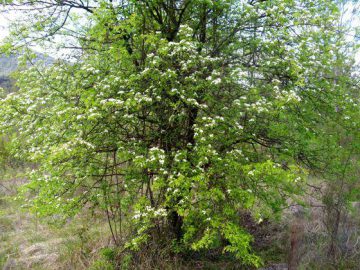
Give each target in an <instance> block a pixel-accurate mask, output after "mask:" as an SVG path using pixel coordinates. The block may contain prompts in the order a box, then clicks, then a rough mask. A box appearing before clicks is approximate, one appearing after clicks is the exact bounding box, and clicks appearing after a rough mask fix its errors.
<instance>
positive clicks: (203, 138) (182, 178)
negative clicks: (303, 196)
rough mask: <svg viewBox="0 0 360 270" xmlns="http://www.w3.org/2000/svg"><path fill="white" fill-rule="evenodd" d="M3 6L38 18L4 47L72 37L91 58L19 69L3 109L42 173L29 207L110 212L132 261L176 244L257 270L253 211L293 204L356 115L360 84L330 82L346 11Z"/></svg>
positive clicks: (258, 6) (197, 1)
mask: <svg viewBox="0 0 360 270" xmlns="http://www.w3.org/2000/svg"><path fill="white" fill-rule="evenodd" d="M5 5H7V6H8V7H17V6H19V5H20V6H26V8H25V9H24V13H26V14H27V15H28V17H27V19H26V23H25V24H17V25H14V26H13V32H12V35H11V36H10V37H9V38H8V39H7V43H5V44H4V45H3V49H4V50H7V51H11V50H12V49H14V48H16V49H24V48H26V47H27V46H29V45H33V44H38V43H39V44H40V45H48V44H49V42H50V41H51V39H54V40H56V39H57V37H58V36H63V37H64V36H65V37H67V39H66V40H67V41H68V43H66V44H62V46H65V47H71V48H72V49H73V50H77V49H79V50H80V52H81V53H80V54H79V53H78V54H76V56H75V57H73V58H72V60H71V61H61V60H59V61H57V62H56V63H54V64H53V65H51V66H46V65H41V64H40V63H37V64H36V65H34V66H32V67H30V68H29V69H27V70H26V71H22V72H20V73H19V74H18V76H17V85H18V88H19V90H18V91H16V92H14V93H12V94H8V95H6V96H4V97H3V99H2V100H1V117H2V127H3V129H4V130H8V131H7V132H13V131H14V130H16V134H17V136H16V138H15V140H14V151H15V152H16V154H17V155H19V156H21V157H22V158H26V159H28V160H30V161H32V162H34V163H36V164H38V167H37V168H36V170H33V171H31V172H30V174H29V176H30V179H31V182H30V183H29V184H28V185H27V187H28V188H31V189H32V190H36V191H37V193H36V196H35V197H34V198H33V199H32V200H31V201H30V202H29V204H30V205H31V206H32V207H33V209H34V210H35V211H36V212H37V213H39V214H44V215H48V214H50V215H51V214H63V215H65V216H67V215H73V214H75V213H77V212H78V211H80V210H81V209H82V208H83V207H84V206H85V205H88V206H91V207H96V208H97V209H101V210H103V211H104V212H105V213H106V215H107V217H108V219H109V225H110V229H111V231H112V234H113V238H114V241H115V243H116V244H118V245H123V246H124V247H126V248H129V249H134V250H139V249H141V248H142V247H143V245H146V243H148V242H149V241H160V239H162V237H166V238H167V239H168V240H169V241H173V246H172V247H173V249H174V251H175V250H178V251H179V250H188V249H193V250H201V249H216V248H219V247H222V248H223V250H224V251H225V252H228V253H233V254H234V255H235V256H236V257H237V258H238V259H239V260H241V261H242V263H244V264H249V265H254V266H259V265H260V264H261V261H260V259H259V258H258V257H257V256H256V255H254V254H253V253H252V252H251V241H252V236H251V235H250V234H249V232H247V231H246V229H245V228H244V226H243V225H242V222H241V220H242V219H241V216H242V214H243V213H244V211H246V212H250V213H252V215H253V217H254V218H255V219H256V220H258V221H259V222H261V220H262V219H263V218H265V217H268V216H269V215H272V214H273V213H278V212H279V211H280V210H281V209H282V208H284V207H286V206H287V204H288V203H289V201H290V200H291V198H293V199H295V198H294V196H295V195H297V194H300V192H301V190H302V186H303V184H304V180H305V177H306V175H307V173H308V172H309V171H311V170H319V169H321V168H324V166H323V165H324V164H325V163H326V162H324V160H323V157H324V155H325V153H326V149H323V148H322V147H323V146H324V144H323V143H321V141H322V139H323V138H324V137H326V134H327V132H328V131H329V128H328V127H329V125H331V124H333V125H337V123H340V122H342V121H345V122H346V121H350V120H349V119H348V118H346V117H349V116H348V115H347V114H346V113H347V112H352V113H353V114H354V115H355V112H356V109H355V108H356V107H355V106H356V100H354V99H353V98H351V97H350V96H349V95H348V96H346V97H345V99H344V96H343V95H344V93H345V92H344V91H345V88H346V87H344V86H346V85H349V82H350V81H351V78H350V76H345V75H344V74H346V73H345V72H342V73H339V72H336V71H334V67H335V66H342V67H344V68H345V66H344V63H346V62H347V61H348V60H347V57H346V53H345V52H344V51H343V50H342V49H343V48H344V46H345V41H344V39H343V38H342V37H341V35H339V34H338V32H337V31H336V29H337V28H336V27H335V25H336V22H337V20H338V16H339V14H338V13H339V12H338V10H337V6H336V2H335V1H329V0H321V1H318V0H317V1H313V0H310V1H309V0H306V1H305V0H298V1H295V0H286V1H285V0H276V1H262V0H258V1H256V0H251V1H250V0H249V1H235V0H221V1H210V0H166V1H165V0H141V1H131V0H129V1H119V2H117V3H115V2H113V1H105V0H101V1H94V2H91V1H78V0H74V1H52V0H49V1H45V2H44V1H20V2H16V3H15V2H9V3H7V4H5ZM45 6H46V8H47V13H46V14H44V12H43V9H44V7H45ZM41 10H42V12H39V11H41ZM73 10H78V11H77V12H75V13H73ZM79 10H81V12H79ZM84 14H85V15H84ZM76 20H78V21H77V23H76ZM74 22H75V23H74ZM19 31H21V34H20V32H19ZM49 39H50V40H49ZM62 40H65V39H62ZM339 74H342V75H339ZM350 126H351V129H354V130H355V129H356V127H358V124H357V123H355V122H354V124H353V125H350ZM328 142H330V145H327V146H326V147H327V148H328V147H332V151H333V152H332V153H336V152H337V151H338V149H340V148H341V146H339V145H338V144H336V143H334V142H333V141H332V142H331V140H329V141H328ZM339 151H340V150H339Z"/></svg>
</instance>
